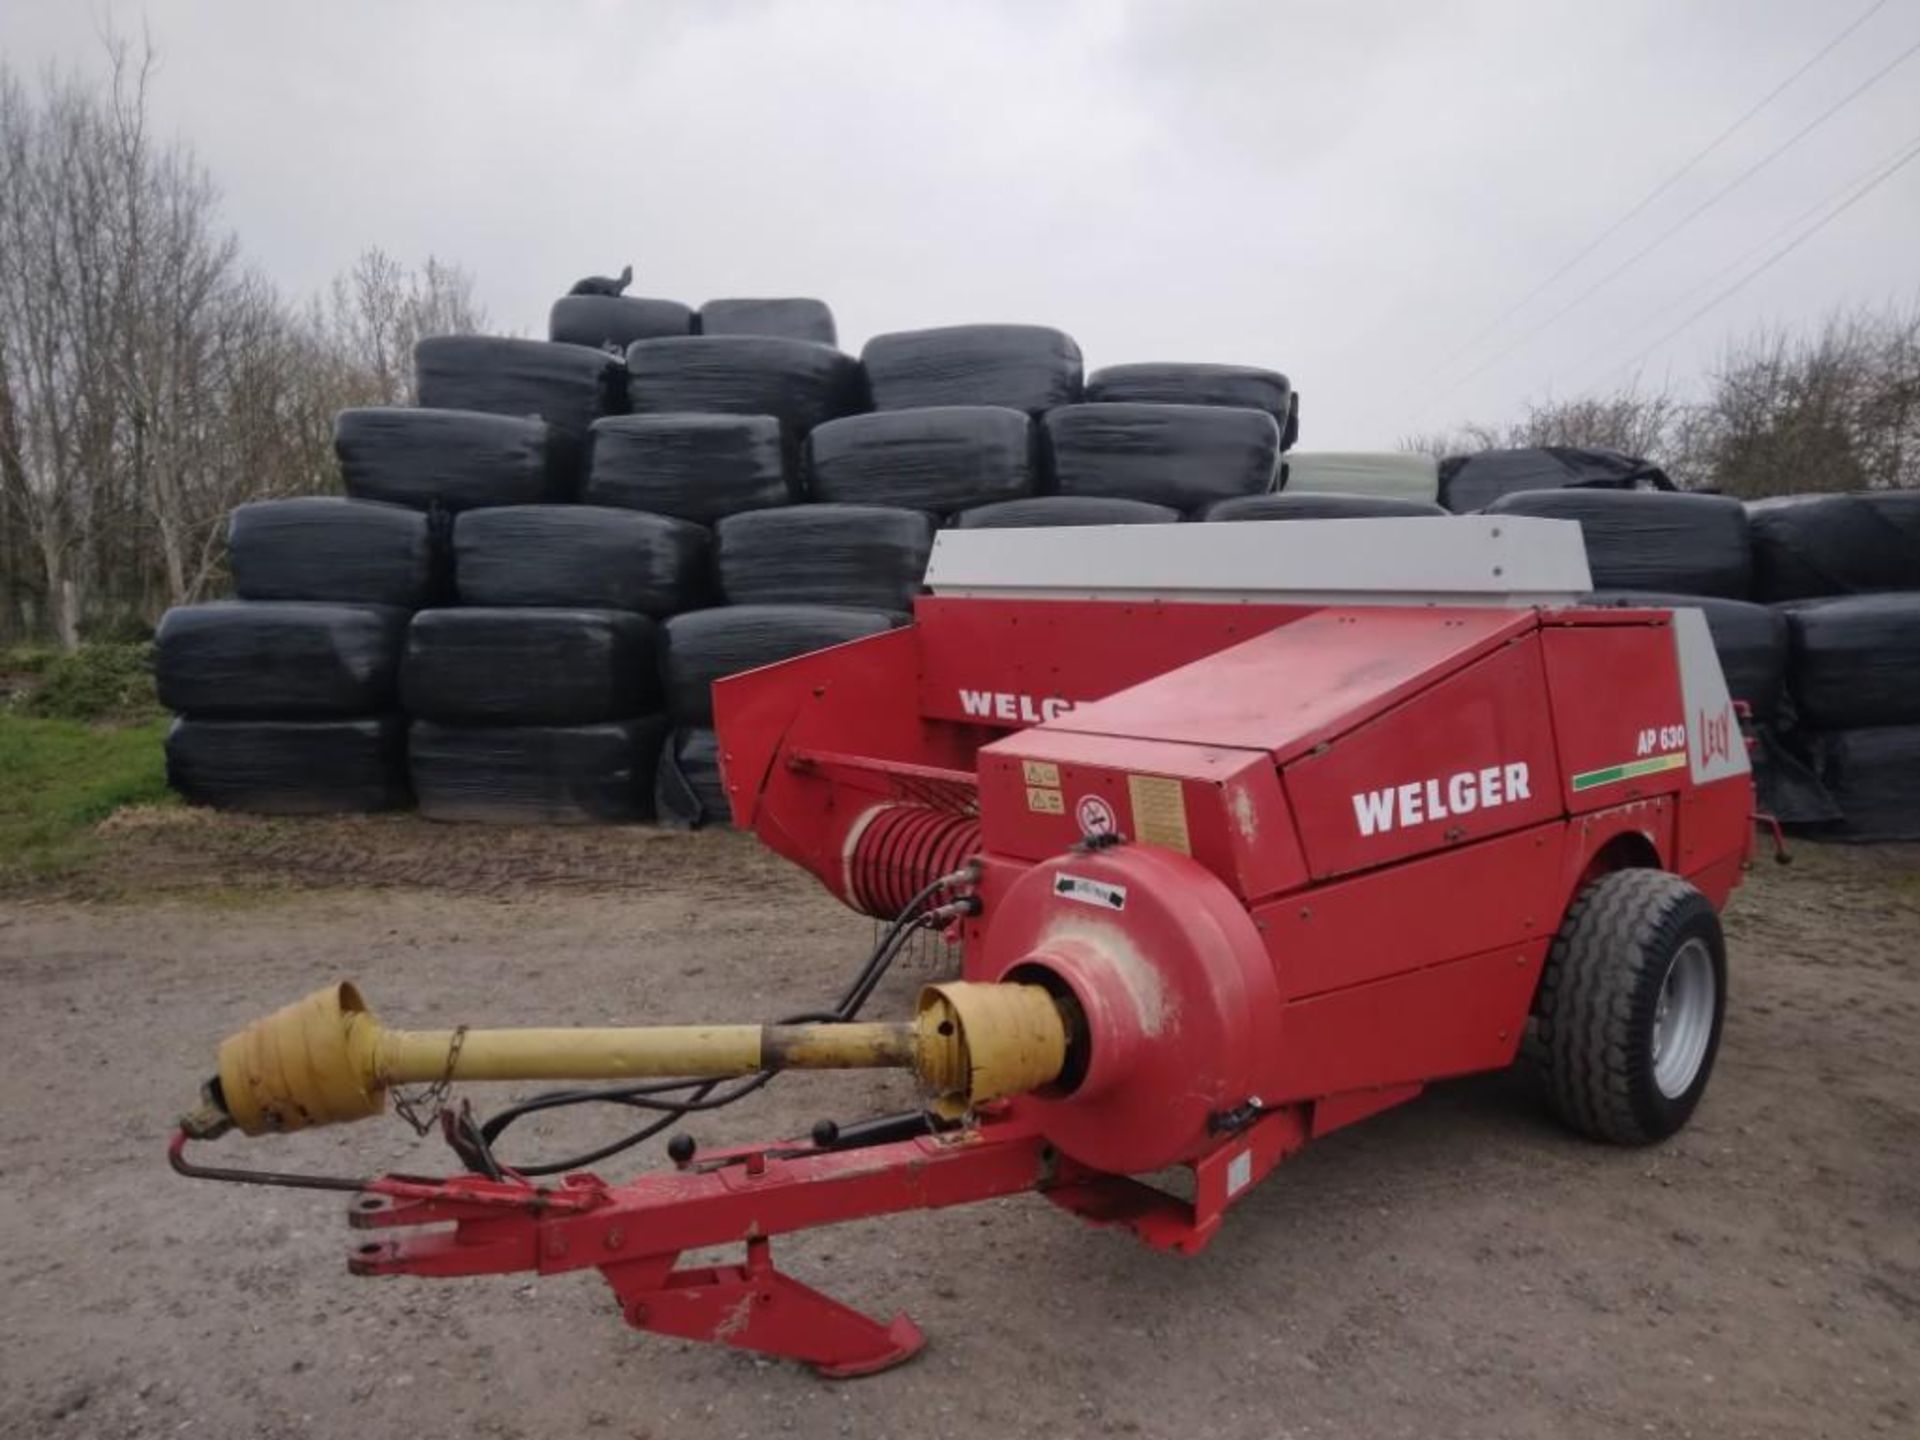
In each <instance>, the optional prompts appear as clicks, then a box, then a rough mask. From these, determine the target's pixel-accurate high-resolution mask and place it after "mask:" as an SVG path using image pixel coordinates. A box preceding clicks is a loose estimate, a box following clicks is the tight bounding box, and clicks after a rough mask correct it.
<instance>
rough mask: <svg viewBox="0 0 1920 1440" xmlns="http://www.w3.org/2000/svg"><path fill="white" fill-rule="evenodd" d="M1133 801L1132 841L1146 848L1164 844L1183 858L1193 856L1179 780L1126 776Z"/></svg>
mask: <svg viewBox="0 0 1920 1440" xmlns="http://www.w3.org/2000/svg"><path fill="white" fill-rule="evenodd" d="M1127 798H1128V799H1130V800H1131V801H1132V802H1133V831H1134V835H1133V838H1134V839H1136V840H1138V841H1139V842H1140V843H1141V844H1143V845H1164V846H1165V847H1166V848H1167V849H1169V850H1178V851H1179V852H1180V853H1181V854H1182V855H1191V854H1192V853H1193V842H1192V841H1191V840H1189V839H1188V838H1187V797H1186V793H1185V792H1184V791H1183V790H1182V789H1181V788H1180V782H1179V781H1178V780H1171V779H1168V778H1167V777H1166V776H1164V775H1129V776H1127Z"/></svg>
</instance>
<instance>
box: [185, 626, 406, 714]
mask: <svg viewBox="0 0 1920 1440" xmlns="http://www.w3.org/2000/svg"><path fill="white" fill-rule="evenodd" d="M406 627H407V612H406V611H404V610H399V609H394V608H392V607H390V606H384V605H334V604H327V603H323V602H320V601H306V600H215V601H211V602H209V603H207V604H204V605H181V606H177V607H175V608H174V609H172V610H169V611H168V612H167V613H166V614H165V615H164V616H162V617H161V619H160V626H159V629H158V630H157V631H155V633H154V641H153V643H154V676H155V680H156V681H157V685H158V689H159V692H160V703H161V704H162V705H164V706H166V707H167V708H168V709H169V710H173V711H176V712H179V713H181V714H186V715H193V716H198V717H205V718H214V719H263V718H268V717H271V718H275V719H284V720H305V719H321V718H328V717H334V716H351V715H371V714H375V713H378V712H380V711H383V710H389V709H391V708H392V707H393V697H394V676H395V674H396V672H397V670H398V667H399V662H400V652H401V645H402V637H403V636H404V634H405V632H406Z"/></svg>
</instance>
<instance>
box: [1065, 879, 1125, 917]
mask: <svg viewBox="0 0 1920 1440" xmlns="http://www.w3.org/2000/svg"><path fill="white" fill-rule="evenodd" d="M1053 893H1054V894H1056V895H1058V896H1059V897H1060V898H1061V899H1063V900H1078V901H1079V902H1080V903H1081V904H1082V905H1093V906H1096V907H1098V908H1099V909H1101V910H1124V909H1126V908H1127V887H1126V886H1124V885H1110V884H1108V883H1107V882H1106V881H1105V880H1088V879H1086V878H1084V877H1082V876H1079V875H1056V876H1054V877H1053Z"/></svg>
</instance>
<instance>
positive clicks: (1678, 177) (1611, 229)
mask: <svg viewBox="0 0 1920 1440" xmlns="http://www.w3.org/2000/svg"><path fill="white" fill-rule="evenodd" d="M1886 3H1887V0H1874V3H1873V4H1871V5H1869V6H1868V7H1867V8H1866V9H1865V10H1863V11H1861V12H1860V14H1859V15H1857V16H1855V17H1854V19H1853V20H1852V21H1851V22H1850V23H1849V24H1848V25H1847V26H1846V27H1845V28H1844V29H1843V30H1841V31H1840V33H1839V34H1838V35H1835V36H1834V37H1833V38H1832V39H1831V40H1829V41H1827V43H1826V44H1824V45H1822V46H1821V47H1820V48H1819V49H1818V50H1816V51H1814V53H1813V54H1812V55H1811V56H1809V57H1808V58H1807V59H1806V60H1804V61H1802V62H1801V64H1800V65H1799V67H1798V68H1797V69H1795V70H1794V72H1793V73H1792V74H1791V75H1789V76H1787V78H1786V79H1784V80H1782V81H1781V82H1780V83H1779V84H1778V85H1776V86H1774V87H1773V89H1771V90H1769V91H1768V92H1767V93H1766V94H1764V95H1762V96H1761V97H1760V98H1759V99H1758V100H1756V101H1754V102H1753V104H1751V105H1749V106H1748V107H1747V108H1746V110H1744V111H1743V112H1741V114H1740V117H1739V118H1738V119H1737V120H1735V121H1734V122H1733V123H1732V124H1731V125H1729V126H1727V128H1726V129H1724V130H1722V131H1721V132H1720V133H1719V134H1718V135H1716V136H1714V137H1713V139H1711V140H1709V141H1708V142H1707V143H1706V144H1705V145H1704V146H1702V147H1701V148H1700V149H1699V150H1696V151H1695V152H1694V154H1693V156H1692V158H1691V159H1689V160H1688V161H1687V162H1686V163H1685V164H1684V165H1682V166H1681V167H1680V168H1679V169H1678V170H1675V171H1674V172H1673V173H1672V174H1671V175H1669V176H1667V178H1666V179H1664V180H1662V181H1661V182H1660V183H1659V184H1658V185H1656V186H1654V187H1653V189H1651V190H1649V191H1648V192H1647V193H1646V194H1645V195H1643V196H1641V197H1640V199H1639V200H1638V201H1636V202H1635V203H1634V205H1633V206H1632V207H1631V208H1630V209H1629V210H1628V211H1627V213H1626V214H1624V215H1622V216H1621V217H1620V218H1619V219H1618V220H1615V221H1614V222H1613V223H1612V224H1611V225H1609V226H1607V228H1606V229H1604V230H1602V231H1601V232H1600V233H1599V234H1598V235H1596V236H1594V237H1593V239H1591V240H1589V241H1588V242H1587V243H1586V245H1585V246H1583V247H1582V248H1581V249H1580V251H1579V253H1577V254H1575V255H1574V256H1572V257H1571V258H1569V259H1568V260H1567V261H1565V262H1564V263H1563V264H1562V265H1561V266H1560V268H1559V269H1558V270H1555V271H1554V272H1553V273H1552V274H1551V275H1549V276H1547V278H1546V279H1544V280H1542V281H1541V282H1540V283H1539V284H1538V285H1535V286H1534V287H1533V288H1532V289H1531V290H1529V291H1527V293H1526V294H1524V295H1522V296H1521V297H1520V298H1519V299H1518V300H1516V301H1514V302H1513V304H1511V305H1509V306H1508V307H1507V308H1506V309H1505V310H1502V311H1501V312H1500V313H1499V314H1498V315H1496V316H1494V317H1493V319H1492V320H1491V321H1489V322H1488V323H1487V325H1486V326H1485V328H1483V329H1481V330H1480V331H1479V332H1477V333H1476V334H1475V335H1474V336H1473V337H1472V338H1471V339H1469V340H1468V341H1467V342H1466V343H1465V344H1463V345H1461V346H1459V347H1458V348H1457V349H1456V350H1454V351H1453V353H1452V354H1450V355H1448V356H1447V357H1446V358H1445V359H1443V360H1441V361H1440V363H1439V364H1438V365H1436V366H1435V367H1434V373H1436V374H1437V373H1438V372H1439V371H1441V370H1444V369H1446V368H1447V366H1449V365H1451V364H1453V362H1454V361H1455V360H1458V359H1459V358H1460V357H1461V356H1462V355H1464V354H1466V353H1467V352H1468V351H1469V350H1471V349H1473V347H1474V346H1476V345H1478V344H1479V343H1480V342H1481V341H1482V340H1484V339H1486V338H1487V336H1489V335H1491V334H1492V333H1493V332H1494V331H1496V330H1498V329H1499V328H1500V327H1501V326H1502V325H1504V324H1506V323H1507V321H1508V320H1510V319H1512V318H1513V317H1514V316H1515V315H1517V314H1519V312H1520V311H1522V310H1524V309H1526V307H1527V306H1528V305H1529V304H1530V303H1532V301H1533V300H1535V299H1536V298H1537V297H1538V296H1539V295H1540V294H1541V293H1542V292H1543V291H1545V290H1547V289H1549V288H1551V287H1552V285H1553V284H1554V282H1555V281H1557V280H1559V279H1560V277H1561V276H1563V275H1565V274H1566V273H1567V272H1568V271H1569V270H1571V269H1573V268H1574V266H1576V265H1578V264H1579V263H1580V262H1581V261H1582V260H1584V259H1586V258H1587V257H1588V256H1589V255H1591V254H1593V252H1594V251H1596V250H1598V249H1599V248H1600V247H1601V246H1602V245H1604V244H1606V242H1607V241H1609V240H1611V239H1612V238H1613V237H1614V236H1615V235H1617V234H1619V233H1620V231H1621V230H1623V229H1625V228H1626V226H1627V225H1628V224H1630V223H1631V222H1632V221H1633V220H1634V219H1636V218H1637V217H1638V216H1639V215H1640V214H1641V213H1642V212H1644V211H1645V210H1646V208H1647V207H1648V206H1649V205H1651V204H1653V202H1654V201H1656V200H1658V199H1659V198H1660V197H1661V196H1662V195H1664V194H1666V193H1667V191H1669V190H1671V189H1672V188H1673V187H1674V186H1675V185H1677V184H1679V183H1680V182H1681V181H1682V180H1684V179H1686V177H1687V176H1688V175H1690V174H1692V173H1693V171H1694V169H1695V167H1697V166H1698V165H1699V164H1700V162H1701V161H1702V160H1705V159H1706V158H1707V157H1708V156H1709V155H1711V154H1713V152H1714V151H1716V150H1718V149H1719V148H1720V147H1721V146H1722V145H1724V144H1725V143H1726V142H1727V141H1728V140H1730V139H1732V138H1733V136H1734V135H1735V133H1737V132H1738V131H1739V130H1740V129H1741V128H1742V127H1743V126H1745V125H1746V123H1747V122H1748V121H1749V120H1751V119H1753V117H1754V116H1756V115H1758V114H1759V113H1760V112H1761V111H1762V110H1764V109H1766V108H1767V106H1769V105H1771V104H1772V103H1773V102H1774V101H1775V100H1777V99H1779V98H1780V96H1781V95H1782V94H1783V93H1785V91H1786V90H1787V88H1788V87H1789V86H1790V85H1792V84H1793V82H1794V81H1796V80H1798V79H1799V78H1800V77H1801V76H1802V75H1804V74H1806V73H1807V72H1808V71H1809V70H1811V69H1812V68H1813V67H1814V66H1815V65H1818V64H1819V63H1820V62H1821V61H1822V60H1824V59H1826V58H1827V56H1828V55H1830V54H1832V53H1833V50H1834V48H1835V47H1836V46H1838V45H1839V44H1840V42H1841V41H1843V40H1845V39H1846V38H1847V37H1848V36H1849V35H1851V34H1853V32H1854V31H1856V30H1858V29H1859V28H1860V27H1861V26H1862V25H1864V24H1866V23H1867V21H1869V20H1871V19H1872V18H1873V17H1874V15H1875V14H1877V13H1878V12H1879V11H1880V10H1882V9H1884V8H1885V6H1886Z"/></svg>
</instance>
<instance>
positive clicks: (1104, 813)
mask: <svg viewBox="0 0 1920 1440" xmlns="http://www.w3.org/2000/svg"><path fill="white" fill-rule="evenodd" d="M1073 818H1074V819H1075V820H1076V821H1078V822H1079V825H1080V833H1081V834H1082V835H1111V834H1113V832H1114V830H1115V829H1116V828H1117V826H1118V822H1117V821H1116V820H1115V819H1114V818H1113V807H1112V806H1111V805H1109V804H1108V803H1107V802H1106V801H1105V800H1103V799H1101V798H1100V797H1099V796H1098V795H1082V796H1081V797H1080V798H1079V799H1078V800H1077V801H1075V802H1074V806H1073Z"/></svg>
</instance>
